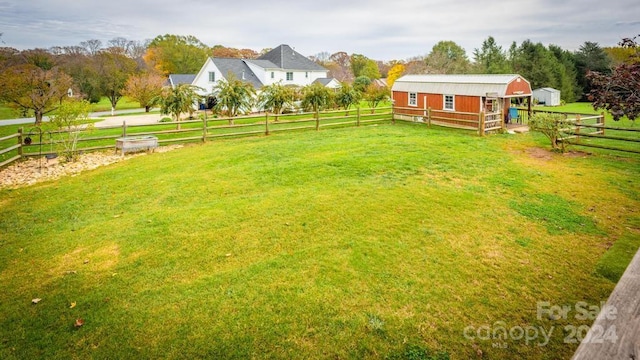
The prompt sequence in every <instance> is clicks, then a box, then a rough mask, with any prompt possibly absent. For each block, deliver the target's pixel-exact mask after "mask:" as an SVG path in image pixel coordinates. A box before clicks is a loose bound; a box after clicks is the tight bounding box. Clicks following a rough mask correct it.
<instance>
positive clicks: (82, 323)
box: [73, 318, 84, 327]
mask: <svg viewBox="0 0 640 360" xmlns="http://www.w3.org/2000/svg"><path fill="white" fill-rule="evenodd" d="M82 325H84V320H83V319H81V318H77V319H76V322H75V323H73V326H75V327H80V326H82Z"/></svg>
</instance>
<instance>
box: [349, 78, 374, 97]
mask: <svg viewBox="0 0 640 360" xmlns="http://www.w3.org/2000/svg"><path fill="white" fill-rule="evenodd" d="M369 85H371V78H370V77H368V76H358V77H357V78H356V79H355V80H354V81H353V87H354V88H355V89H356V90H358V91H360V92H361V93H363V92H364V91H365V90H366V89H367V86H369Z"/></svg>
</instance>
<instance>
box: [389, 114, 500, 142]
mask: <svg viewBox="0 0 640 360" xmlns="http://www.w3.org/2000/svg"><path fill="white" fill-rule="evenodd" d="M396 120H400V121H409V122H418V123H424V124H427V125H428V126H431V125H438V126H444V127H451V128H457V129H465V130H473V131H477V132H478V135H480V136H484V135H485V134H487V133H489V132H491V131H497V130H503V129H505V123H504V119H503V117H502V114H501V113H500V112H496V113H484V112H480V113H471V112H460V111H445V110H433V109H431V108H423V109H419V108H415V107H394V108H393V121H396Z"/></svg>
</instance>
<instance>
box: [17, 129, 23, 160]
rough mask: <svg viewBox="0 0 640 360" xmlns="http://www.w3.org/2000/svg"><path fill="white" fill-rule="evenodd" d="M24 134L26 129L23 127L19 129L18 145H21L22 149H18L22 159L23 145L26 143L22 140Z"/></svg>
mask: <svg viewBox="0 0 640 360" xmlns="http://www.w3.org/2000/svg"><path fill="white" fill-rule="evenodd" d="M23 133H24V129H23V128H22V127H21V128H19V129H18V134H19V135H18V145H20V147H18V155H20V157H22V144H23V142H24V139H23V138H22V134H23Z"/></svg>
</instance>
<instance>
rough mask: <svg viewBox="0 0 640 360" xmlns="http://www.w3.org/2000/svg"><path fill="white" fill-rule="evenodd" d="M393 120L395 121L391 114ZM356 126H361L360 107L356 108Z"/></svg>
mask: <svg viewBox="0 0 640 360" xmlns="http://www.w3.org/2000/svg"><path fill="white" fill-rule="evenodd" d="M391 118H392V119H393V113H392V114H391ZM356 126H360V107H359V106H358V107H357V108H356Z"/></svg>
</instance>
